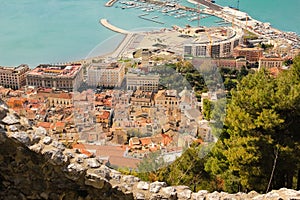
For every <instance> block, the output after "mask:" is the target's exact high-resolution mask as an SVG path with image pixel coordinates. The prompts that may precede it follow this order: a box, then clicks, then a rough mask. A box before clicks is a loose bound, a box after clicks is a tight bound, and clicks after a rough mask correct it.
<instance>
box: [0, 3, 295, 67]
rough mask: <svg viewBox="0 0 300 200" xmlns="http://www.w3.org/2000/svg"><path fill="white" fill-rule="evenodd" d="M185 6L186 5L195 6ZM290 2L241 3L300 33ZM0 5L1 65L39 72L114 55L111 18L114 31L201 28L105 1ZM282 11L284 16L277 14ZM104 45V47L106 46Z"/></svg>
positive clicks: (260, 16) (207, 21)
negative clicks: (103, 20) (52, 65)
mask: <svg viewBox="0 0 300 200" xmlns="http://www.w3.org/2000/svg"><path fill="white" fill-rule="evenodd" d="M182 1H184V4H185V5H192V4H190V3H188V2H186V1H185V0H182ZM241 1H242V0H241ZM228 2H234V1H231V0H217V3H220V4H223V5H227V4H228ZM267 2H278V3H279V4H280V5H282V6H275V5H274V6H269V8H270V9H265V8H266V5H268V3H267ZM285 2H294V3H295V4H294V5H289V4H287V3H285ZM285 2H284V1H280V0H272V1H271V0H264V1H260V0H248V1H247V0H244V1H243V2H240V8H241V9H242V10H245V11H248V12H249V14H250V15H251V16H252V17H255V18H257V19H259V20H262V21H268V22H271V23H272V25H274V27H276V28H279V29H283V30H289V31H295V32H297V33H299V32H300V30H299V29H300V27H299V25H298V23H297V26H293V24H294V25H295V24H296V22H298V21H299V14H298V13H297V12H293V13H297V14H293V15H292V12H290V10H287V11H286V12H281V11H280V10H282V9H287V8H289V9H297V8H299V2H300V1H299V0H289V1H285ZM0 3H1V4H0V27H1V29H0V65H4V66H14V65H19V64H21V63H26V64H29V65H30V66H31V67H35V66H36V65H37V64H39V63H58V62H66V61H72V60H78V59H82V58H85V57H86V56H87V55H98V54H102V53H106V52H110V51H112V50H113V49H114V48H115V47H116V45H117V44H118V43H119V42H120V41H121V39H122V36H114V35H115V33H114V32H112V31H110V30H107V29H106V28H104V27H102V26H101V25H100V24H99V19H101V18H107V19H108V20H109V21H110V22H111V23H112V24H114V25H115V26H118V27H121V28H124V29H127V30H132V29H143V28H146V27H147V28H149V27H156V28H157V27H171V26H172V25H175V24H176V25H179V26H185V25H186V24H190V25H197V22H196V21H194V22H190V21H188V20H187V18H181V19H177V18H175V17H173V16H167V15H162V13H160V12H156V11H155V12H151V13H149V16H147V17H150V18H152V17H154V16H158V18H156V20H158V21H162V22H164V24H163V25H161V24H157V23H154V22H150V21H146V20H143V19H140V18H139V17H138V15H140V14H143V13H144V12H143V11H142V10H140V9H136V8H130V9H121V8H120V7H118V8H116V6H114V7H111V8H107V7H105V6H104V4H105V3H106V1H105V0H84V1H83V0H43V1H41V0H22V1H19V0H0ZM252 3H253V4H252ZM232 4H234V3H232ZM261 4H265V6H264V7H263V8H262V9H261V8H259V7H257V5H261ZM116 5H117V6H118V5H119V4H116ZM272 5H273V4H272ZM119 6H120V5H119ZM264 9H265V10H264ZM262 11H264V12H262ZM279 11H280V14H274V13H276V12H279ZM270 13H271V14H270ZM279 16H284V17H283V18H280V17H279ZM294 20H295V22H293V21H294ZM215 21H217V18H215V17H209V18H206V19H203V20H201V25H204V26H211V25H216V24H215V23H214V22H215ZM108 38H113V39H110V40H108ZM103 42H104V45H101V44H103ZM91 51H92V53H91Z"/></svg>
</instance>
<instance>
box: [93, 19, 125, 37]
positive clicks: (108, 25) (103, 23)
mask: <svg viewBox="0 0 300 200" xmlns="http://www.w3.org/2000/svg"><path fill="white" fill-rule="evenodd" d="M99 22H100V23H101V24H102V25H103V26H104V27H106V28H108V29H110V30H112V31H114V32H117V33H122V34H129V33H130V32H129V31H126V30H124V29H121V28H118V27H116V26H114V25H112V24H110V23H109V22H108V20H107V19H100V21H99Z"/></svg>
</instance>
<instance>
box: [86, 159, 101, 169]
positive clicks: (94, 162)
mask: <svg viewBox="0 0 300 200" xmlns="http://www.w3.org/2000/svg"><path fill="white" fill-rule="evenodd" d="M86 160H87V164H88V166H89V167H91V168H98V167H100V163H99V162H98V160H97V159H96V158H88V159H86Z"/></svg>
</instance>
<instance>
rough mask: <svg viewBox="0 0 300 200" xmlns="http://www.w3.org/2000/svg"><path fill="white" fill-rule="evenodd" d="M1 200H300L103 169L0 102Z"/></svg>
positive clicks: (293, 195)
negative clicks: (148, 179)
mask: <svg viewBox="0 0 300 200" xmlns="http://www.w3.org/2000/svg"><path fill="white" fill-rule="evenodd" d="M0 199H5V200H6V199H9V200H10V199H16V200H19V199H64V200H68V199H70V200H74V199H82V200H83V199H99V200H102V199H111V200H118V199H122V200H127V199H128V200H129V199H137V200H144V199H151V200H160V199H164V200H167V199H169V200H173V199H174V200H176V199H182V200H187V199H193V200H203V199H206V200H208V199H211V200H215V199H220V200H221V199H223V200H225V199H227V200H230V199H232V200H233V199H255V200H260V199H276V200H279V199H299V200H300V192H299V191H294V190H289V189H281V190H278V191H272V192H269V193H268V194H258V193H256V192H254V191H253V192H250V193H248V194H246V193H237V194H227V193H224V192H220V193H219V192H213V193H208V192H207V191H206V190H201V191H198V192H197V193H193V192H192V191H191V190H190V189H189V188H188V187H187V186H167V185H166V183H164V182H153V183H148V182H144V181H141V180H140V179H139V178H137V177H134V176H131V175H122V174H121V173H120V172H118V171H116V170H113V169H110V168H108V167H106V166H105V165H103V164H102V161H101V160H99V159H97V158H95V157H87V156H86V155H85V154H81V153H80V152H79V151H76V150H74V149H67V148H65V146H64V145H63V144H62V143H60V142H58V141H55V140H53V139H52V138H50V137H49V136H48V135H47V132H46V130H45V129H43V128H41V127H39V128H37V127H30V126H29V123H28V120H27V119H26V118H22V117H19V116H17V115H16V114H15V113H14V112H13V111H11V110H9V109H8V108H7V106H6V105H5V104H4V103H3V102H0Z"/></svg>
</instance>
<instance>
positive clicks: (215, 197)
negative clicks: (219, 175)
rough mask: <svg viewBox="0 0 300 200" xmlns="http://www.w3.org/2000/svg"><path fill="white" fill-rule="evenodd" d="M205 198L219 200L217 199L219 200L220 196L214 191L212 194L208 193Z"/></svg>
mask: <svg viewBox="0 0 300 200" xmlns="http://www.w3.org/2000/svg"><path fill="white" fill-rule="evenodd" d="M205 197H206V198H205V199H206V200H219V199H221V198H220V195H219V192H217V191H215V192H213V193H210V194H207V195H206V196H205Z"/></svg>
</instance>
